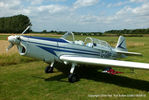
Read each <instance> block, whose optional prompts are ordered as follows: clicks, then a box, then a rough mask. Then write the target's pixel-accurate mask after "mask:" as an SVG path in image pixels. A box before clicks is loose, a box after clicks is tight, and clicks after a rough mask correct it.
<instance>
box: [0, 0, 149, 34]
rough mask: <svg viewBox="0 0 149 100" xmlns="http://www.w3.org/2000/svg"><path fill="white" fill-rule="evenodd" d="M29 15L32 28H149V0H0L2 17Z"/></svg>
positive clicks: (88, 30) (62, 29) (105, 29)
mask: <svg viewBox="0 0 149 100" xmlns="http://www.w3.org/2000/svg"><path fill="white" fill-rule="evenodd" d="M18 14H23V15H27V16H28V17H29V18H30V20H31V23H32V30H34V31H42V30H47V31H51V30H57V31H76V32H104V31H107V30H115V29H116V30H118V29H137V28H149V0H0V17H8V16H13V15H18Z"/></svg>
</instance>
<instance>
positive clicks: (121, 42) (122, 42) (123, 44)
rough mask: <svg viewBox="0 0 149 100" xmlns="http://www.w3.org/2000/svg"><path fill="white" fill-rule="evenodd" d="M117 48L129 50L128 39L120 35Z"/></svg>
mask: <svg viewBox="0 0 149 100" xmlns="http://www.w3.org/2000/svg"><path fill="white" fill-rule="evenodd" d="M116 49H117V50H120V51H127V47H126V40H125V38H124V37H123V36H120V37H119V39H118V42H117V45H116Z"/></svg>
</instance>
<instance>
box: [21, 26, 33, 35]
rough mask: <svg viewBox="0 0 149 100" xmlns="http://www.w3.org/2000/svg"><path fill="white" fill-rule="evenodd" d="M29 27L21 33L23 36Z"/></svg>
mask: <svg viewBox="0 0 149 100" xmlns="http://www.w3.org/2000/svg"><path fill="white" fill-rule="evenodd" d="M30 27H31V26H28V27H27V28H26V29H25V30H24V31H23V32H22V34H24V33H25V32H26V31H27V30H28V29H29V28H30Z"/></svg>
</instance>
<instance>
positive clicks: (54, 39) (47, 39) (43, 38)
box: [23, 36, 69, 43]
mask: <svg viewBox="0 0 149 100" xmlns="http://www.w3.org/2000/svg"><path fill="white" fill-rule="evenodd" d="M23 37H27V38H33V39H39V40H46V41H54V42H62V43H69V42H67V41H66V40H64V39H56V38H47V37H35V36H23Z"/></svg>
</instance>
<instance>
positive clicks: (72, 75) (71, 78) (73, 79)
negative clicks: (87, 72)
mask: <svg viewBox="0 0 149 100" xmlns="http://www.w3.org/2000/svg"><path fill="white" fill-rule="evenodd" d="M78 80H79V77H78V76H77V75H76V74H70V75H69V76H68V81H69V82H70V83H74V82H76V81H78Z"/></svg>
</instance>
